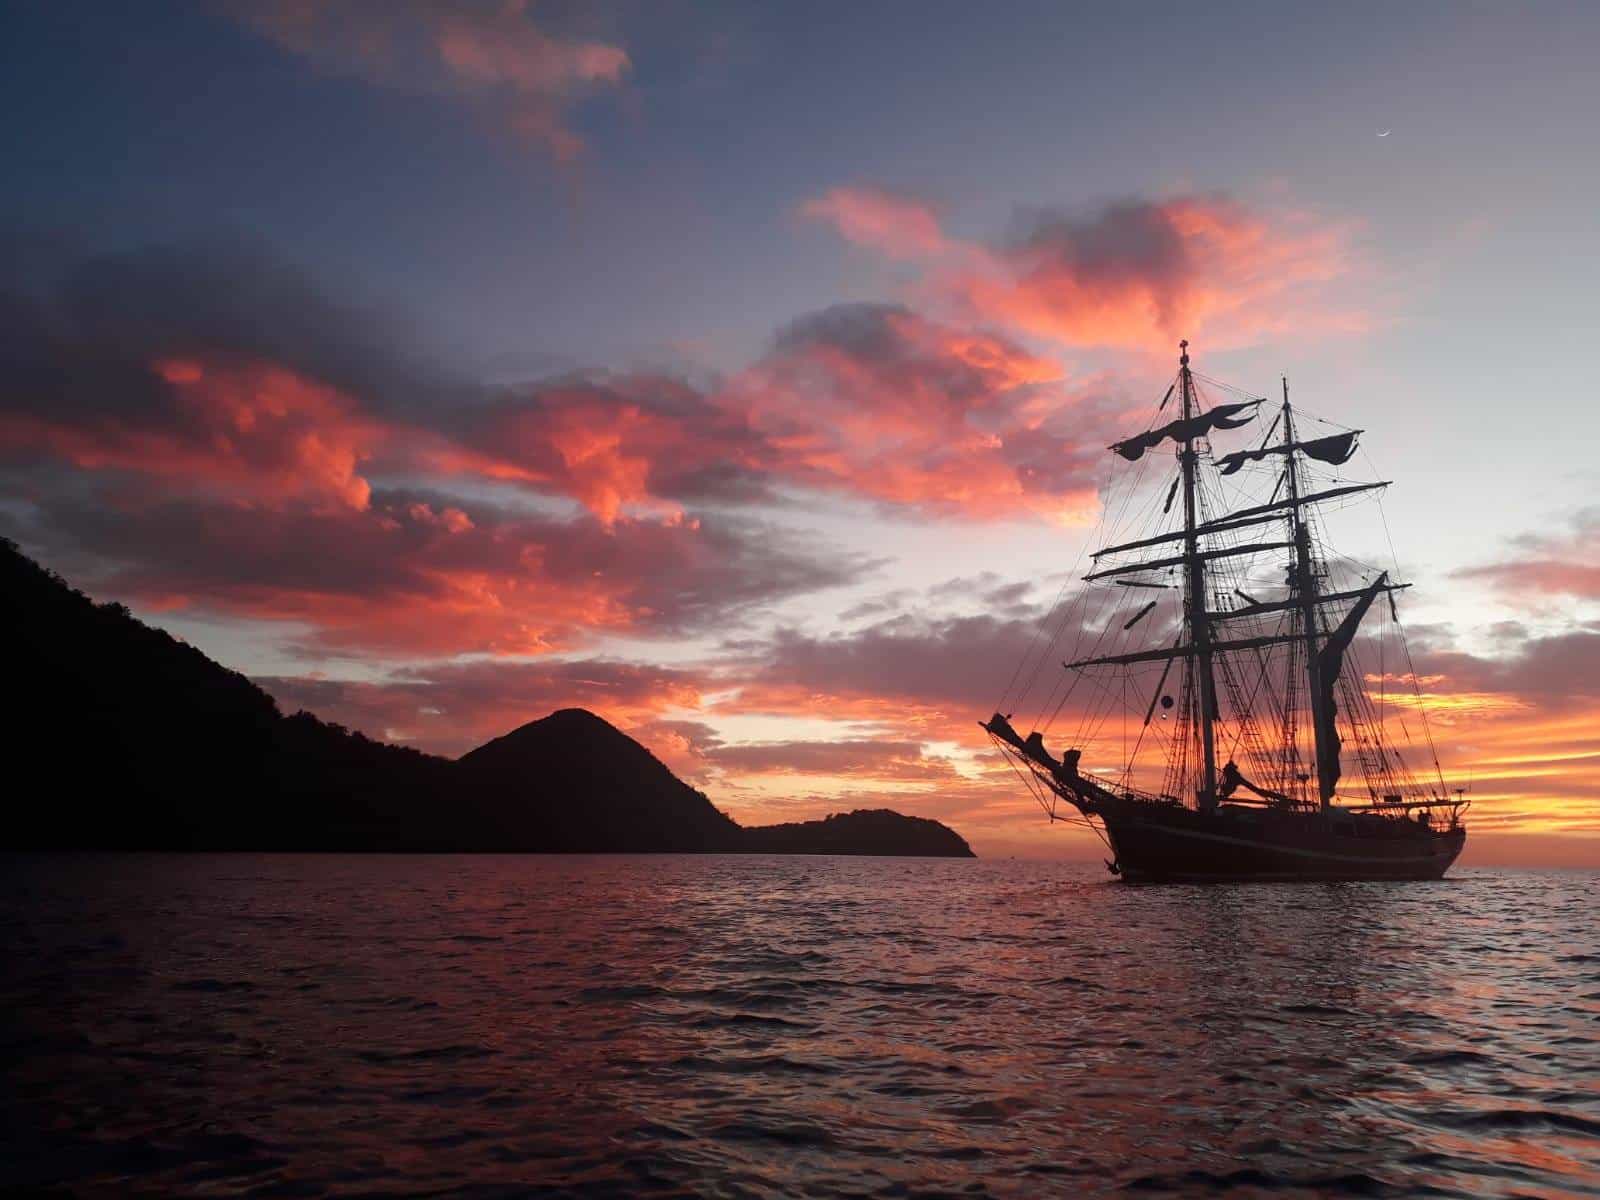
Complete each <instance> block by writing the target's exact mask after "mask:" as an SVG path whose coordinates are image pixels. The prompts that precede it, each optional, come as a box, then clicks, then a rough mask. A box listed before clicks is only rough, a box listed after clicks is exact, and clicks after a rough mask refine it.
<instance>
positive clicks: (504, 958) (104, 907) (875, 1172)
mask: <svg viewBox="0 0 1600 1200" xmlns="http://www.w3.org/2000/svg"><path fill="white" fill-rule="evenodd" d="M0 867H3V877H0V930H3V946H0V949H3V952H4V970H3V980H4V982H3V1002H0V1011H3V1016H0V1033H3V1049H0V1054H3V1058H4V1064H3V1065H4V1083H3V1084H0V1183H3V1184H5V1185H7V1186H8V1187H9V1188H10V1189H16V1190H19V1191H20V1190H25V1189H33V1188H46V1187H55V1188H59V1189H61V1190H62V1191H64V1192H80V1193H87V1194H105V1195H124V1194H129V1193H142V1194H170V1195H182V1194H193V1195H211V1196H229V1195H251V1196H255V1195H260V1196H312V1195H325V1194H332V1195H340V1196H374V1195H416V1194H425V1195H436V1194H449V1195H467V1196H502V1195H504V1196H514V1195H524V1194H573V1195H627V1196H634V1195H638V1196H649V1195H705V1196H747V1195H748V1196H762V1195H769V1196H795V1195H828V1196H832V1195H870V1196H880V1195H881V1196H911V1195H936V1194H960V1195H972V1194H980V1195H981V1194H992V1195H1001V1196H1030V1197H1031V1196H1039V1195H1088V1196H1092V1195H1101V1194H1121V1193H1129V1194H1136V1195H1142V1196H1160V1195H1168V1194H1171V1195H1184V1196H1192V1195H1236V1196H1265V1195H1334V1194H1354V1195H1363V1196H1390V1195H1394V1196H1401V1195H1406V1196H1409V1195H1417V1196H1486V1195H1487V1196H1540V1197H1548V1196H1580V1195H1583V1196H1593V1195H1600V873H1593V872H1578V871H1549V872H1522V871H1495V870H1460V871H1458V872H1455V873H1454V874H1453V876H1452V877H1451V878H1450V879H1447V880H1445V881H1444V882H1441V883H1432V884H1416V883H1406V884H1356V885H1301V886H1284V885H1272V884H1266V885H1249V886H1237V887H1227V886H1209V887H1151V888H1129V887H1126V886H1123V885H1119V884H1116V883H1113V882H1109V881H1108V879H1107V877H1106V876H1105V875H1104V874H1103V872H1101V871H1100V869H1099V868H1098V867H1095V868H1089V867H1084V866H1081V865H1072V864H1041V863H1026V862H1014V861H984V860H978V861H966V860H926V859H917V860H908V859H849V858H799V857H794V858H790V857H758V856H751V857H740V856H718V855H702V856H689V855H684V856H664V857H629V856H595V857H573V858H560V857H531V856H530V857H513V856H505V857H500V856H476V857H469V856H445V857H411V856H371V857H363V856H339V855H230V856H221V855H219V856H155V855H151V856H93V857H90V856H84V857H65V856H62V857H27V858H9V859H5V860H0Z"/></svg>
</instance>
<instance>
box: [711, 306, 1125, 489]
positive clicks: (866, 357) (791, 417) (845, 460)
mask: <svg viewBox="0 0 1600 1200" xmlns="http://www.w3.org/2000/svg"><path fill="white" fill-rule="evenodd" d="M728 396H729V399H728V400H727V401H725V402H726V403H731V404H735V405H737V406H738V407H740V408H741V409H742V410H743V411H744V412H745V413H746V414H747V420H748V422H749V424H750V425H751V427H753V428H754V429H756V430H758V431H759V432H760V433H761V434H763V435H764V436H765V438H766V439H767V441H768V443H769V445H770V446H771V447H772V448H773V450H774V451H775V459H774V463H773V469H774V471H775V472H776V473H777V474H778V475H779V477H780V478H784V479H786V480H788V481H790V482H792V483H795V484H798V485H802V486H809V487H813V488H818V489H823V490H840V491H845V492H850V493H854V494H857V495H863V496H866V497H869V498H871V499H874V500H877V501H880V502H882V503H885V504H894V505H901V506H905V507H908V508H912V509H915V510H919V511H923V512H928V513H937V514H940V515H941V516H945V517H964V518H967V519H974V518H975V519H993V518H996V517H1015V516H1021V515H1027V514H1030V513H1031V514H1035V515H1039V514H1042V515H1046V516H1051V517H1056V518H1061V519H1071V518H1074V517H1077V516H1080V515H1082V514H1083V513H1085V512H1086V511H1088V510H1090V509H1092V507H1093V502H1094V483H1093V479H1094V467H1095V466H1097V465H1098V463H1099V461H1100V459H1101V458H1102V456H1103V454H1104V445H1105V441H1106V434H1107V432H1108V431H1109V430H1110V429H1111V428H1113V427H1114V422H1115V418H1116V416H1117V415H1118V414H1119V404H1118V397H1117V396H1116V393H1115V391H1114V390H1113V389H1111V388H1110V387H1108V386H1107V385H1106V384H1105V381H1103V380H1096V381H1091V382H1089V383H1087V384H1083V385H1078V386H1072V385H1069V383H1068V381H1067V380H1066V379H1065V377H1064V375H1063V372H1062V369H1061V367H1060V366H1059V365H1058V364H1056V363H1053V362H1051V361H1050V360H1048V359H1046V358H1043V357H1040V356H1038V355H1036V354H1033V353H1031V352H1029V351H1027V350H1025V349H1024V348H1023V347H1021V346H1020V345H1018V344H1017V343H1015V342H1013V341H1011V340H1009V339H1007V338H1004V337H1001V336H999V335H997V334H992V333H986V332H983V331H978V330H972V329H964V328H960V327H957V326H952V325H947V324H944V323H941V322H936V321H933V320H930V319H928V318H927V317H925V316H922V315H920V314H918V313H916V312H913V311H912V310H910V309H906V308H903V307H900V306H897V305H882V304H849V305H838V306H835V307H833V308H829V309H824V310H823V311H821V312H817V313H812V314H809V315H807V316H805V317H802V318H800V319H798V320H796V321H794V322H792V323H791V324H790V325H789V326H787V327H786V328H785V329H783V330H782V331H780V332H779V334H778V336H777V339H776V341H775V343H774V345H773V347H772V349H771V350H770V351H769V352H768V353H767V354H766V355H765V356H764V357H763V358H762V359H761V360H760V361H759V362H758V363H756V364H755V365H754V366H753V367H751V368H750V369H749V370H748V371H746V372H744V373H743V374H742V375H741V376H739V377H738V378H737V379H736V380H734V381H733V382H732V383H731V384H730V385H729V388H728Z"/></svg>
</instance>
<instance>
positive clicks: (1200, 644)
mask: <svg viewBox="0 0 1600 1200" xmlns="http://www.w3.org/2000/svg"><path fill="white" fill-rule="evenodd" d="M1178 350H1179V352H1180V353H1179V357H1178V376H1179V380H1180V381H1181V383H1182V385H1183V419H1184V421H1185V422H1187V421H1189V420H1191V419H1192V418H1193V417H1194V415H1195V414H1194V380H1193V378H1192V377H1191V376H1190V374H1189V343H1188V341H1187V340H1185V341H1181V342H1179V343H1178ZM1185 432H1186V434H1187V436H1185V438H1184V439H1183V449H1182V450H1180V451H1179V452H1178V461H1179V463H1181V464H1182V466H1183V562H1184V580H1185V584H1186V586H1187V589H1188V596H1187V597H1185V598H1186V599H1187V600H1188V609H1189V611H1188V618H1189V641H1190V642H1191V644H1192V645H1193V647H1194V657H1193V660H1192V661H1193V663H1194V669H1195V670H1196V671H1197V672H1198V673H1199V684H1200V750H1201V755H1202V762H1203V767H1202V774H1201V782H1200V796H1199V808H1200V810H1201V811H1202V812H1209V811H1210V810H1211V809H1214V808H1216V806H1217V750H1216V741H1215V731H1214V730H1213V728H1212V726H1213V724H1214V723H1215V721H1216V717H1217V714H1216V703H1217V693H1216V685H1215V683H1214V682H1213V680H1212V675H1211V622H1210V620H1209V618H1208V617H1207V616H1206V568H1205V558H1204V556H1202V555H1201V553H1200V539H1199V535H1198V534H1197V533H1196V532H1195V525H1196V523H1197V522H1196V521H1195V466H1196V464H1197V463H1198V461H1199V454H1198V453H1197V452H1196V450H1195V448H1194V433H1193V430H1192V429H1188V430H1186V431H1185Z"/></svg>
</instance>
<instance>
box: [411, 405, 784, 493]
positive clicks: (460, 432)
mask: <svg viewBox="0 0 1600 1200" xmlns="http://www.w3.org/2000/svg"><path fill="white" fill-rule="evenodd" d="M775 459H776V455H775V452H774V448H773V447H772V446H771V444H770V443H769V442H768V440H767V439H766V438H765V437H763V436H762V435H761V434H759V433H758V432H756V431H755V430H754V429H752V428H751V427H750V426H749V424H748V422H747V421H746V420H745V419H744V418H743V416H742V415H741V414H740V413H739V412H737V411H736V410H734V409H732V408H728V407H725V406H721V405H719V404H717V403H715V402H714V401H713V399H712V398H710V397H708V396H706V395H705V394H703V393H702V392H701V391H699V390H697V389H696V388H694V387H692V386H691V385H689V384H688V383H686V382H684V381H682V380H678V379H672V378H669V377H664V376H659V375H657V376H646V375H620V376H613V375H600V374H595V375H592V376H588V377H571V378H567V379H556V380H550V381H546V382H543V383H538V384H533V385H530V386H526V387H522V388H517V389H506V390H503V391H502V392H500V393H499V394H498V395H496V396H495V397H494V398H493V399H491V400H489V401H488V402H486V403H482V404H479V405H476V406H474V407H472V408H470V409H467V410H463V411H462V412H461V413H460V414H459V415H458V416H457V418H456V419H455V421H454V428H453V429H452V431H451V437H450V441H449V443H448V444H446V445H441V446H440V447H439V448H438V449H437V450H436V451H435V452H434V453H433V455H432V465H434V466H436V467H437V468H438V469H440V470H443V471H446V472H464V473H469V474H478V475H482V476H484V477H487V478H490V479H496V480H501V481H507V482H512V483H517V484H522V485H526V486H528V487H530V488H533V489H534V490H539V491H546V492H551V493H554V494H558V495H564V496H570V497H572V498H573V499H576V500H577V501H579V502H580V503H581V504H583V505H584V506H585V507H586V508H588V509H589V510H590V511H591V512H592V513H594V514H595V515H596V516H597V517H598V518H599V519H600V520H601V521H602V522H603V523H605V524H607V525H609V524H611V523H612V522H614V521H615V520H616V519H617V518H618V516H619V515H620V514H621V513H622V512H623V509H624V506H633V507H636V508H638V507H642V508H645V509H653V510H656V511H659V512H677V511H681V509H680V505H681V503H685V502H693V501H700V500H751V499H760V498H766V497H767V495H768V493H767V485H766V484H765V483H764V482H763V480H762V478H761V477H762V476H763V475H764V474H769V473H771V472H772V471H773V470H774V468H775V465H776V464H775Z"/></svg>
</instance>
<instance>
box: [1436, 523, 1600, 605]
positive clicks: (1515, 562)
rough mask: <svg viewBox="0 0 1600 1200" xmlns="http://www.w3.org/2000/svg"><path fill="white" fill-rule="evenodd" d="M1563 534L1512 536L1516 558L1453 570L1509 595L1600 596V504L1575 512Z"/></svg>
mask: <svg viewBox="0 0 1600 1200" xmlns="http://www.w3.org/2000/svg"><path fill="white" fill-rule="evenodd" d="M1571 525H1572V528H1571V530H1570V532H1568V533H1566V534H1564V535H1556V536H1551V535H1548V534H1527V535H1524V536H1523V537H1520V538H1517V539H1515V540H1514V541H1513V543H1512V545H1513V547H1514V549H1513V551H1512V557H1510V558H1507V559H1504V560H1502V561H1500V562H1495V563H1487V564H1484V565H1482V566H1476V567H1465V568H1463V569H1461V570H1459V571H1456V572H1454V575H1455V577H1456V578H1458V579H1481V580H1483V581H1484V582H1486V583H1488V584H1489V585H1490V586H1491V587H1493V588H1494V589H1495V590H1496V591H1498V592H1500V593H1501V594H1502V595H1504V596H1505V597H1507V598H1508V599H1511V600H1514V601H1523V602H1527V601H1531V600H1533V599H1534V598H1536V597H1552V596H1568V597H1574V598H1577V599H1580V600H1600V508H1586V509H1584V510H1582V511H1581V512H1579V513H1577V514H1575V515H1574V516H1573V518H1572V522H1571Z"/></svg>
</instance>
